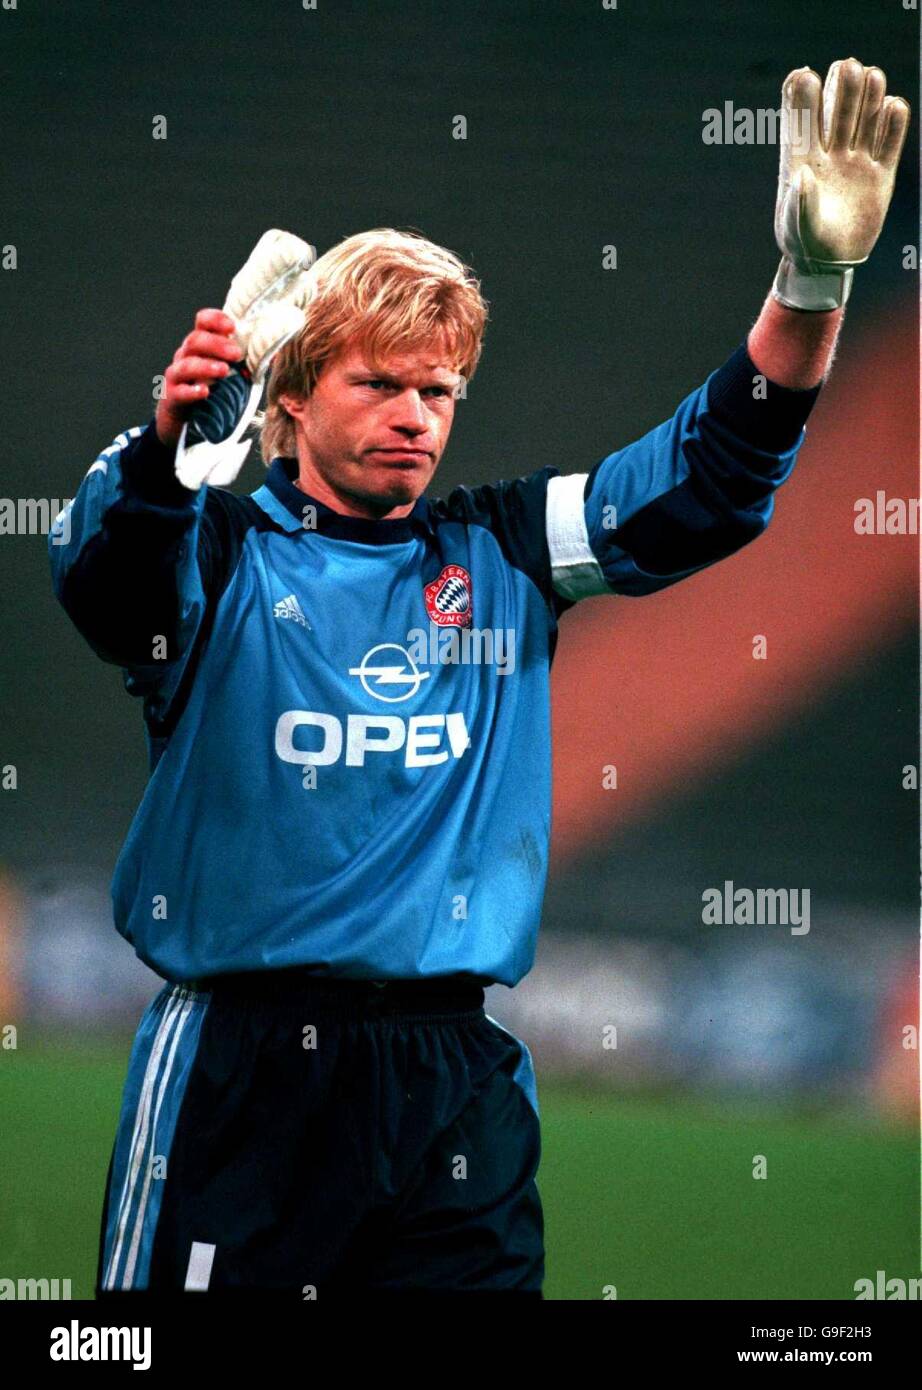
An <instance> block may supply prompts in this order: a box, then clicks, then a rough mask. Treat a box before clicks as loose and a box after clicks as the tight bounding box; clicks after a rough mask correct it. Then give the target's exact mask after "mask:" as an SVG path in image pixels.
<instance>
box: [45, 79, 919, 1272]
mask: <svg viewBox="0 0 922 1390" xmlns="http://www.w3.org/2000/svg"><path fill="white" fill-rule="evenodd" d="M794 109H796V110H798V111H802V112H804V113H805V115H806V127H805V128H806V131H807V135H808V138H807V139H806V140H803V141H800V142H799V143H798V145H797V146H796V147H795V145H794V144H793V142H792V138H791V137H792V132H793V131H795V130H796V131H798V133H799V132H800V131H801V130H802V129H803V128H804V127H802V126H800V125H799V124H797V123H794V122H792V121H791V120H790V113H791V111H792V110H794ZM783 110H784V113H785V115H786V116H787V118H788V119H787V120H786V121H785V122H784V123H783V131H782V151H781V171H780V179H779V186H778V198H777V211H776V219H775V232H776V237H777V240H778V243H779V247H780V250H781V255H782V259H781V264H780V267H779V270H778V274H777V277H776V279H775V282H774V285H773V287H772V290H771V292H770V294H769V295H768V297H767V299H766V301H765V304H764V307H763V309H762V311H761V313H760V315H759V318H758V321H757V322H756V324H755V326H754V328H753V329H752V331H751V332H750V333H749V334H748V336H747V338H746V340H745V341H744V342H742V343H741V344H740V345H739V346H738V347H737V348H736V350H735V351H734V352H733V353H732V355H731V356H730V357H729V358H728V360H727V361H726V362H725V363H724V364H723V365H721V366H719V367H718V368H717V370H716V371H714V372H713V373H711V375H710V376H708V377H707V379H706V380H705V381H704V382H703V383H702V384H701V385H700V386H698V387H697V388H696V389H695V390H694V391H692V392H691V394H690V395H688V396H687V397H686V398H685V399H684V400H683V401H682V402H681V403H680V404H679V406H678V408H677V409H676V411H675V413H674V414H673V415H672V416H671V417H670V418H668V419H666V420H665V421H664V422H663V423H662V424H660V425H658V426H657V427H656V428H655V429H653V430H651V431H650V432H649V433H648V434H646V435H644V436H643V437H642V438H640V439H638V440H637V441H635V442H634V443H631V444H628V445H627V446H625V447H623V448H619V449H617V450H616V451H615V452H614V453H612V454H610V455H608V456H607V457H605V458H603V459H601V460H600V461H599V462H598V463H596V464H595V466H594V467H592V468H591V469H590V470H589V471H588V472H575V473H568V474H561V473H559V472H558V470H557V469H555V468H544V469H542V470H540V471H539V472H533V473H531V474H528V475H526V476H524V477H520V478H518V479H516V480H514V481H508V482H498V483H496V484H493V485H487V486H481V487H476V488H473V489H468V488H457V489H456V490H455V491H453V492H452V493H451V494H450V495H449V496H448V497H447V499H445V500H442V501H438V500H435V499H433V498H430V497H429V496H427V490H428V488H429V486H430V484H431V482H432V479H433V476H434V474H435V472H436V469H437V467H438V464H439V461H440V459H441V457H442V454H443V453H444V450H445V447H446V445H447V443H448V439H449V434H450V431H451V426H452V420H453V416H454V410H455V400H456V398H457V394H458V390H459V387H460V384H461V382H462V379H470V377H471V376H472V375H473V373H474V370H475V368H476V366H477V362H478V359H479V356H480V351H481V345H482V338H483V332H484V325H485V321H486V306H485V304H484V301H483V299H482V297H481V295H480V290H479V285H478V283H477V281H476V279H475V278H474V276H473V275H472V273H471V272H470V271H469V270H468V269H467V268H466V267H465V266H464V265H462V264H461V262H460V261H458V260H457V258H456V257H455V256H454V255H452V254H451V253H450V252H448V251H446V250H444V249H443V248H441V247H438V246H435V245H433V244H432V243H431V242H428V241H426V240H425V239H424V238H422V237H420V236H415V235H413V236H411V235H404V234H401V233H398V232H394V231H390V230H377V231H372V232H367V233H363V234H360V235H358V236H354V237H350V238H348V239H347V240H346V241H344V242H342V243H341V244H340V245H338V246H336V247H334V248H333V249H332V250H331V251H328V252H327V253H326V254H325V255H324V256H322V257H321V258H320V259H319V260H318V261H316V263H314V264H313V265H312V266H311V267H310V269H309V272H307V273H308V275H309V279H310V296H309V297H308V299H307V302H306V306H305V319H304V324H303V327H301V328H300V329H299V330H298V331H297V332H296V333H294V335H293V336H290V337H289V338H288V341H287V342H285V343H284V345H283V346H282V347H281V348H280V350H279V351H278V353H277V355H276V356H275V359H274V361H273V363H272V367H271V371H270V374H269V379H268V394H267V399H266V407H265V414H264V417H263V418H262V422H261V445H262V452H263V456H264V458H265V461H266V463H267V464H268V471H267V474H266V479H265V482H264V484H263V485H262V486H261V487H260V488H258V489H257V491H255V492H254V493H253V494H252V495H251V496H239V495H236V494H233V493H231V492H229V491H227V490H225V489H224V488H222V487H218V486H214V485H208V484H207V483H196V482H195V481H194V478H193V477H192V474H191V472H190V470H189V469H183V468H180V467H179V462H180V461H179V459H178V457H177V452H178V451H177V446H179V445H180V439H181V436H182V435H183V430H184V426H186V425H187V423H188V422H189V417H190V413H191V412H193V411H194V409H195V408H196V407H197V406H198V405H199V404H200V403H201V402H203V401H206V400H208V399H210V398H211V395H212V392H214V391H216V389H218V384H219V383H220V382H222V381H223V380H224V379H225V378H227V377H229V376H230V375H231V373H232V367H231V364H233V363H236V362H238V361H239V360H240V359H241V357H242V355H243V349H244V345H243V344H242V343H241V342H238V341H237V340H236V338H235V334H237V332H238V323H237V321H236V320H235V319H234V318H232V317H231V316H229V315H227V314H224V313H222V312H221V311H219V310H216V309H203V310H201V311H200V312H199V313H198V314H197V316H196V321H195V327H194V329H193V330H192V331H191V332H190V333H189V334H188V336H187V337H186V338H185V339H184V340H183V343H182V345H181V346H180V348H179V349H178V351H177V352H176V355H175V357H174V359H173V362H172V363H171V364H170V366H169V367H168V369H167V371H166V391H165V394H164V396H163V399H162V400H161V401H160V402H159V403H158V406H157V410H156V415H155V418H154V419H153V420H152V421H151V422H150V423H149V424H148V425H147V426H146V427H145V428H143V429H142V428H134V429H130V430H128V431H126V432H125V433H124V434H123V435H120V436H119V437H118V439H116V441H115V443H114V444H113V445H111V446H110V447H109V448H108V449H106V450H105V451H104V452H103V453H102V454H101V455H100V456H99V458H98V459H97V461H96V462H95V463H94V465H93V467H92V468H91V469H90V471H89V473H88V474H87V476H86V478H85V479H84V481H83V483H82V484H81V486H80V488H79V491H78V493H77V496H76V498H75V500H74V502H73V503H72V504H71V517H70V539H69V542H68V543H67V544H66V545H58V544H53V545H51V546H50V547H49V549H50V553H51V559H52V565H53V570H54V584H55V590H56V592H57V595H58V597H59V598H60V600H61V602H62V604H63V605H64V607H65V609H66V611H67V612H68V614H69V615H70V617H71V618H72V620H73V621H74V623H75V624H76V625H77V627H78V628H79V630H80V631H81V632H82V633H83V635H84V636H85V637H86V639H87V640H88V642H89V643H90V644H91V646H92V647H93V648H94V650H95V651H96V652H97V653H98V654H99V655H100V656H101V657H102V658H103V659H104V660H106V661H109V662H113V663H115V664H117V665H118V666H120V667H122V668H123V670H124V678H125V683H126V686H127V689H128V690H129V692H130V693H131V694H133V695H136V696H138V697H140V698H142V699H143V707H144V718H145V724H146V730H147V735H148V741H149V751H150V767H151V772H150V779H149V782H148V785H147V788H146V791H145V794H144V798H143V800H142V802H141V805H140V807H139V809H138V811H137V814H136V816H135V818H134V821H133V823H132V825H131V828H130V831H129V834H128V837H127V840H126V843H125V845H124V848H123V850H122V853H121V856H120V858H119V862H118V865H117V868H116V872H115V878H114V883H113V903H114V910H115V922H116V926H117V928H118V930H119V931H120V932H121V933H122V934H123V935H124V936H125V937H126V938H127V939H128V940H129V941H130V942H132V943H133V945H134V947H135V950H136V951H137V953H138V955H139V956H140V957H141V959H142V960H144V961H146V962H147V963H148V964H149V965H150V966H151V967H152V968H153V969H154V970H155V971H157V972H159V974H160V975H161V976H162V977H163V979H164V980H165V982H166V983H165V985H164V987H163V989H162V990H161V992H160V993H159V994H158V996H157V997H156V998H155V999H154V1001H153V1002H152V1003H151V1005H150V1006H149V1008H148V1010H147V1012H146V1013H145V1015H144V1018H143V1019H142V1021H141V1024H140V1027H139V1029H138V1034H137V1038H136V1040H135V1043H134V1047H133V1050H132V1054H131V1060H130V1064H129V1070H128V1077H127V1081H126V1085H125V1091H124V1097H123V1101H122V1109H121V1116H120V1119H119V1125H118V1131H117V1135H116V1139H115V1144H114V1149H113V1154H112V1161H111V1164H110V1168H109V1177H108V1183H107V1188H106V1198H105V1207H104V1212H103V1221H102V1232H101V1242H100V1260H99V1273H98V1284H97V1287H98V1292H99V1293H100V1294H102V1293H114V1292H116V1291H121V1292H128V1291H138V1290H150V1291H154V1292H160V1291H170V1290H184V1289H185V1290H189V1291H204V1290H209V1291H212V1292H223V1291H227V1290H240V1289H248V1290H272V1291H275V1292H276V1293H282V1294H284V1293H288V1294H290V1295H291V1296H292V1297H297V1298H299V1299H300V1298H304V1297H312V1296H314V1295H315V1294H316V1295H318V1296H320V1297H323V1296H325V1295H326V1294H328V1293H335V1292H337V1291H356V1290H361V1291H365V1292H368V1293H371V1292H379V1291H387V1290H408V1289H424V1290H444V1291H451V1292H457V1293H461V1292H467V1291H470V1292H474V1291H502V1292H509V1293H511V1292H517V1293H521V1294H527V1295H531V1296H533V1297H540V1296H541V1289H542V1280H543V1272H544V1242H543V1221H542V1210H541V1203H540V1200H539V1195H538V1190H537V1186H536V1181H535V1176H536V1170H537V1167H538V1160H539V1153H540V1135H539V1123H538V1110H537V1098H536V1088H535V1077H534V1071H533V1067H532V1063H531V1058H530V1056H529V1053H528V1050H527V1048H526V1047H525V1045H524V1044H523V1043H522V1042H520V1041H519V1040H518V1039H517V1038H515V1037H513V1036H512V1035H511V1034H509V1033H508V1032H507V1031H506V1030H505V1029H503V1028H502V1027H501V1026H500V1025H499V1024H498V1023H496V1022H495V1021H494V1020H493V1019H492V1018H490V1017H489V1016H488V1015H487V1014H486V1013H485V1012H484V1007H483V1001H484V995H483V990H484V986H486V985H489V984H491V983H493V982H501V983H503V984H505V985H508V986H513V985H515V984H516V983H517V982H518V981H519V980H520V979H521V978H522V977H523V976H524V975H525V974H526V973H527V972H528V970H529V969H530V967H531V965H532V961H533V957H534V950H535V938H536V933H537V928H538V922H539V916H540V910H541V901H542V894H543V889H544V883H545V875H546V866H547V854H548V843H549V838H550V720H549V703H550V701H549V668H550V664H551V660H552V657H553V652H554V646H555V643H556V639H557V623H558V619H559V617H560V615H561V614H562V613H563V612H565V611H566V610H567V609H569V608H570V607H572V606H573V605H574V604H575V603H576V602H578V601H579V600H580V599H582V598H584V597H586V596H588V595H593V594H621V595H645V594H651V593H655V592H657V591H658V590H660V589H663V588H665V587H666V586H667V585H670V584H673V583H675V582H676V581H678V580H680V579H684V578H686V577H688V576H690V575H694V574H696V573H697V572H698V571H700V570H702V569H704V568H705V567H706V566H708V565H710V564H712V563H714V562H715V561H718V560H721V559H723V558H725V557H728V556H730V555H732V554H733V553H734V552H735V551H737V550H739V549H740V548H741V547H742V546H744V545H746V544H747V543H748V542H749V541H751V540H753V539H755V538H756V537H757V536H759V535H760V534H761V533H762V532H763V531H764V530H765V528H766V526H767V525H768V522H769V520H770V518H771V515H772V510H773V506H774V494H775V492H776V490H777V489H778V488H779V487H780V486H781V484H782V483H784V481H785V480H786V479H787V478H788V476H789V475H790V473H791V470H792V468H793V467H794V463H795V459H796V457H797V454H798V451H799V449H800V448H801V446H802V444H803V440H804V435H805V428H804V427H805V422H806V420H807V417H808V416H809V413H810V410H811V408H812V406H813V404H814V402H815V401H816V399H817V395H818V393H819V391H820V389H821V385H822V382H823V380H824V379H825V377H826V375H827V373H828V371H829V367H830V363H831V361H832V356H833V352H834V348H835V343H836V338H837V334H838V332H839V329H840V325H841V321H842V317H843V307H844V305H845V302H846V299H847V298H848V295H849V293H850V292H851V289H852V280H853V276H854V270H855V267H857V266H859V265H860V264H861V263H862V262H863V261H864V260H866V259H867V257H868V255H869V254H870V252H871V250H872V248H873V246H874V243H875V241H876V239H877V237H878V234H879V232H880V229H881V226H882V223H883V219H884V216H885V214H886V210H887V206H888V204H889V200H890V197H891V194H892V191H893V184H894V178H895V173H896V167H897V162H898V160H899V156H900V152H901V149H902V145H903V142H904V140H905V137H906V131H907V127H908V119H909V109H908V106H907V104H906V103H905V102H904V101H902V100H901V99H899V98H893V97H890V96H887V95H886V91H885V79H884V74H883V73H882V72H881V71H880V69H878V68H875V67H867V68H866V67H864V66H863V65H862V64H861V63H860V62H858V61H857V60H855V59H848V60H846V61H844V62H841V63H836V64H834V65H833V67H832V69H831V70H830V72H829V75H828V77H827V79H826V83H825V87H824V85H823V83H822V82H821V80H820V78H819V77H818V76H817V75H816V73H814V72H812V71H810V70H809V69H800V70H798V71H796V72H794V73H792V74H790V76H789V77H788V78H787V79H786V81H785V84H784V89H783ZM305 264H306V262H305ZM757 388H758V389H757ZM230 442H231V443H232V445H233V447H234V448H237V447H238V445H239V440H238V441H230ZM213 447H214V448H216V449H218V450H220V449H221V448H222V447H223V446H222V444H221V443H220V442H218V443H216V444H214V446H213ZM209 457H210V456H209ZM225 462H226V459H225ZM177 469H179V476H177ZM233 471H234V469H233V467H231V468H230V469H229V471H228V472H226V473H222V472H221V470H220V468H219V469H218V470H217V472H215V471H214V470H213V469H212V465H211V463H209V464H208V472H207V476H208V477H210V478H212V480H214V479H215V478H216V477H228V476H231V475H232V474H233ZM202 476H206V474H205V473H203V474H202ZM181 479H183V480H184V481H183V480H181ZM186 484H191V485H189V486H187V485H186ZM420 629H424V630H426V631H432V630H434V631H436V632H437V633H438V634H440V635H441V636H444V635H445V634H446V633H447V634H448V635H449V637H450V635H451V634H452V633H455V634H460V633H462V632H464V631H465V630H466V629H471V630H472V631H480V632H481V633H483V632H484V631H488V632H489V631H492V632H496V631H497V630H502V631H508V630H510V629H511V630H512V631H513V632H514V634H515V641H516V650H515V665H514V671H511V672H510V671H503V670H500V669H499V668H498V667H497V665H496V664H491V663H490V661H489V660H487V659H484V660H482V661H480V662H476V663H471V662H468V663H465V662H453V663H444V664H443V663H442V662H435V663H431V662H427V661H425V660H422V659H421V657H420V654H419V651H418V650H415V649H414V646H413V638H412V634H413V633H414V632H418V631H419V630H420ZM480 650H481V653H483V652H484V651H485V650H486V648H485V647H483V646H482V647H481V649H480Z"/></svg>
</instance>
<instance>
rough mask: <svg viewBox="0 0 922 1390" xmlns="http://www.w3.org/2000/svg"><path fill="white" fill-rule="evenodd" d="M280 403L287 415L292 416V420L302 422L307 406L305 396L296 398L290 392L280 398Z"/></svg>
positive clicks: (284, 393)
mask: <svg viewBox="0 0 922 1390" xmlns="http://www.w3.org/2000/svg"><path fill="white" fill-rule="evenodd" d="M278 403H279V405H280V406H281V407H282V409H283V410H284V412H285V414H286V415H290V416H291V418H292V420H300V419H301V417H302V415H303V414H304V410H305V406H306V400H305V398H304V396H296V395H293V394H292V393H291V392H289V391H285V392H283V393H282V394H281V395H280V396H279V397H278Z"/></svg>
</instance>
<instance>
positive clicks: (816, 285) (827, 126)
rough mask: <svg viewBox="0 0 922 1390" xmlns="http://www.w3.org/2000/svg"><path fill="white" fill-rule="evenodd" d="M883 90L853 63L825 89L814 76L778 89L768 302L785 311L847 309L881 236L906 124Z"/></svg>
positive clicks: (902, 106)
mask: <svg viewBox="0 0 922 1390" xmlns="http://www.w3.org/2000/svg"><path fill="white" fill-rule="evenodd" d="M886 90H887V79H886V77H885V75H884V73H883V72H882V71H881V69H880V68H875V67H868V68H866V67H865V66H864V64H863V63H860V62H859V61H858V59H857V58H846V59H844V60H838V61H837V62H835V63H833V64H832V65H831V67H830V69H829V72H828V73H827V75H826V82H825V85H823V84H822V83H821V80H820V77H819V74H818V73H815V72H814V71H813V70H812V68H797V69H795V71H794V72H791V73H789V74H788V76H787V77H786V78H785V80H784V86H783V88H782V106H781V168H780V173H779V177H778V200H777V203H776V206H775V240H776V241H777V243H778V247H779V249H780V251H781V254H782V260H781V264H780V266H779V267H778V273H777V275H776V276H775V281H774V284H773V286H772V294H773V295H774V297H775V299H777V300H779V301H780V302H781V303H782V304H786V305H787V306H788V308H791V309H808V310H820V309H836V308H838V307H839V306H840V305H844V304H845V302H846V300H847V299H848V296H849V294H850V293H851V287H852V277H853V275H854V267H855V266H856V265H861V263H862V262H863V261H866V260H867V258H868V256H869V255H870V254H871V251H872V250H873V248H874V243H875V242H876V241H877V238H878V237H879V235H880V230H881V227H882V226H883V223H884V218H885V217H886V215H887V208H888V207H889V206H890V199H891V197H892V196H893V185H894V183H895V181H896V168H897V164H898V163H899V158H900V154H901V152H902V149H903V144H904V142H905V139H906V132H907V131H908V129H909V115H910V109H909V103H908V102H907V101H904V99H903V98H902V97H892V96H886V95H885V93H886Z"/></svg>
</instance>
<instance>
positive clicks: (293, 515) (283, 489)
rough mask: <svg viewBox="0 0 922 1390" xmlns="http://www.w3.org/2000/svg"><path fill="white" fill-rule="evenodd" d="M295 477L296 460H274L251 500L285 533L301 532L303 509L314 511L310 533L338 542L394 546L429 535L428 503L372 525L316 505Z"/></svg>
mask: <svg viewBox="0 0 922 1390" xmlns="http://www.w3.org/2000/svg"><path fill="white" fill-rule="evenodd" d="M297 476H298V460H297V459H294V458H276V459H273V460H272V463H271V464H270V465H269V471H268V473H267V474H266V481H265V483H264V484H263V486H262V487H261V488H258V489H257V490H256V492H254V493H252V494H251V496H252V498H253V501H254V502H255V503H256V505H257V506H258V507H260V508H261V510H262V511H264V512H265V513H266V515H267V516H271V517H272V520H273V521H277V522H278V524H279V525H280V526H282V527H284V529H285V530H286V531H300V530H302V529H308V528H304V508H305V507H306V506H312V507H315V508H316V516H317V524H316V526H315V527H311V528H309V529H311V530H314V531H317V532H319V533H320V535H323V536H334V537H336V538H337V539H339V540H346V541H364V542H365V543H366V544H368V543H370V544H372V545H393V544H394V543H395V542H398V541H409V540H413V538H414V537H415V536H417V535H421V534H427V533H428V534H431V533H432V520H431V518H430V515H429V503H428V501H427V500H426V498H425V497H420V498H419V499H418V500H417V502H416V505H415V506H414V508H413V510H412V512H410V514H409V516H405V517H398V518H396V519H395V520H390V521H373V520H371V519H370V518H367V517H361V516H343V514H342V512H336V511H334V510H333V508H332V507H328V506H327V505H326V503H325V502H318V501H317V499H316V497H311V496H309V495H308V494H307V493H306V492H302V491H301V489H300V488H298V487H295V484H294V479H295V478H296V477H297Z"/></svg>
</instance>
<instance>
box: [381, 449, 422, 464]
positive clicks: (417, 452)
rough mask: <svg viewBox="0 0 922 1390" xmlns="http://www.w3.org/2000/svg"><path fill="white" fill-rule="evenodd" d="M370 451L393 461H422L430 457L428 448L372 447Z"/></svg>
mask: <svg viewBox="0 0 922 1390" xmlns="http://www.w3.org/2000/svg"><path fill="white" fill-rule="evenodd" d="M370 452H371V453H373V454H379V455H380V456H381V457H382V458H385V459H388V460H389V461H390V462H391V463H421V462H422V461H423V459H427V458H428V457H429V453H428V450H426V449H372V450H371V451H370Z"/></svg>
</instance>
